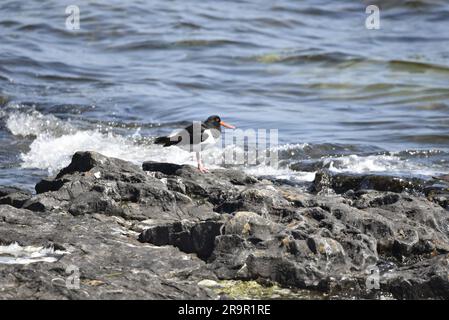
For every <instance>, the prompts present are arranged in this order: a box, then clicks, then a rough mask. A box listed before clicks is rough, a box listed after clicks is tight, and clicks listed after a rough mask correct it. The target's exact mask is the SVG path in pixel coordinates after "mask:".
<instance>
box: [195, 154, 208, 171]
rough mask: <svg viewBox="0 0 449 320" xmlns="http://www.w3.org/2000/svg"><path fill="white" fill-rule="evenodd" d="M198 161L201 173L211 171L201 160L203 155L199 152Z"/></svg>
mask: <svg viewBox="0 0 449 320" xmlns="http://www.w3.org/2000/svg"><path fill="white" fill-rule="evenodd" d="M196 161H197V162H198V170H200V172H201V173H206V172H209V170H207V169H206V167H205V166H204V165H203V162H202V161H201V155H200V153H199V152H197V153H196Z"/></svg>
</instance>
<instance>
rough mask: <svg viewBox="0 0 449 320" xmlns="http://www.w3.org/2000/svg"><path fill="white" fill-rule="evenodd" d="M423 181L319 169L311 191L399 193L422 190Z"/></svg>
mask: <svg viewBox="0 0 449 320" xmlns="http://www.w3.org/2000/svg"><path fill="white" fill-rule="evenodd" d="M424 185H425V182H424V181H423V180H420V179H417V178H413V179H405V178H398V177H392V176H382V175H354V174H346V173H340V174H331V173H329V172H328V171H320V172H317V173H316V175H315V180H314V182H313V185H312V188H311V189H312V191H313V192H315V193H318V192H323V191H327V190H329V189H332V190H334V191H335V192H336V193H338V194H342V193H345V192H347V191H349V190H353V191H358V190H364V189H371V190H377V191H391V192H396V193H401V192H404V191H422V190H423V187H424Z"/></svg>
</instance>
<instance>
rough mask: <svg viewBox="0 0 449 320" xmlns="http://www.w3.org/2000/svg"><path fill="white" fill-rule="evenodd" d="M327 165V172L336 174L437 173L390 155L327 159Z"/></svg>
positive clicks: (429, 174)
mask: <svg viewBox="0 0 449 320" xmlns="http://www.w3.org/2000/svg"><path fill="white" fill-rule="evenodd" d="M324 164H325V165H329V170H330V171H333V172H337V173H342V172H349V173H358V174H363V173H388V174H398V175H417V174H419V175H424V176H431V175H434V174H436V173H438V171H435V170H433V169H432V168H429V167H424V166H422V165H419V164H418V163H413V162H410V161H408V160H407V159H401V158H400V157H397V156H392V155H370V156H357V155H350V156H344V157H339V158H328V159H325V160H324Z"/></svg>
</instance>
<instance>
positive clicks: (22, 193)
mask: <svg viewBox="0 0 449 320" xmlns="http://www.w3.org/2000/svg"><path fill="white" fill-rule="evenodd" d="M30 198H31V193H30V192H29V191H27V190H22V189H19V188H16V187H4V186H0V204H9V205H11V206H13V207H16V208H21V207H22V206H23V205H24V203H25V202H26V201H27V200H28V199H30Z"/></svg>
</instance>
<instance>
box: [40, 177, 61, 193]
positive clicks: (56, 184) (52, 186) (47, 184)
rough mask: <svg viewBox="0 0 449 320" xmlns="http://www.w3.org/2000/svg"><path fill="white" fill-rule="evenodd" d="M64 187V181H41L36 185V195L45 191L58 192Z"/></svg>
mask: <svg viewBox="0 0 449 320" xmlns="http://www.w3.org/2000/svg"><path fill="white" fill-rule="evenodd" d="M63 185H64V181H63V180H60V179H54V180H53V179H42V180H41V181H39V182H38V183H37V184H36V187H35V189H36V193H38V194H39V193H44V192H47V191H58V190H59V189H61V187H62V186H63Z"/></svg>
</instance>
